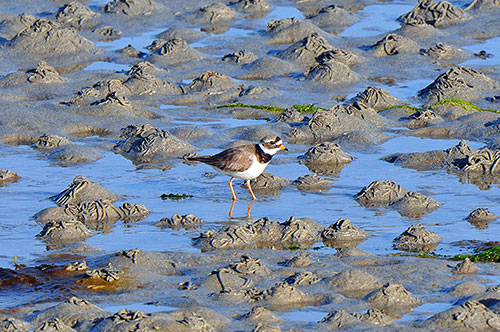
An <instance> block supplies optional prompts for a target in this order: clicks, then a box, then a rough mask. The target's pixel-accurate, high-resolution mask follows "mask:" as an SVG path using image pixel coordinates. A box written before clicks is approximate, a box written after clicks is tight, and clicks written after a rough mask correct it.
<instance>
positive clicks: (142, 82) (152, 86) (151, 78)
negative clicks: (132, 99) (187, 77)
mask: <svg viewBox="0 0 500 332" xmlns="http://www.w3.org/2000/svg"><path fill="white" fill-rule="evenodd" d="M158 73H163V70H161V69H159V68H157V67H155V66H154V65H153V64H151V63H149V62H147V61H141V62H138V63H136V64H134V65H133V66H132V68H130V70H129V71H127V73H126V74H127V75H128V76H129V77H128V78H127V80H125V81H124V82H123V85H124V86H125V87H127V88H128V89H129V90H130V93H131V94H132V95H138V96H142V95H154V94H165V95H177V94H181V93H182V89H181V88H180V87H179V86H178V85H176V84H174V83H171V82H168V81H163V80H162V79H160V78H158V77H156V74H158Z"/></svg>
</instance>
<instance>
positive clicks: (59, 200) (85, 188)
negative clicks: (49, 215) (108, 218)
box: [50, 176, 121, 206]
mask: <svg viewBox="0 0 500 332" xmlns="http://www.w3.org/2000/svg"><path fill="white" fill-rule="evenodd" d="M120 198H121V196H120V195H118V194H115V193H114V192H112V191H111V190H109V189H106V188H104V187H103V186H101V185H100V184H98V183H96V182H92V181H90V180H88V179H86V178H85V177H83V176H76V177H75V178H74V179H73V182H72V183H71V184H70V185H69V186H68V188H67V189H65V190H63V191H62V192H60V193H59V194H57V195H55V196H52V197H50V199H52V200H53V201H55V203H56V204H57V205H59V206H62V205H65V204H78V203H83V202H91V201H96V200H109V201H111V202H114V201H115V200H118V199H120Z"/></svg>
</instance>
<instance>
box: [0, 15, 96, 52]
mask: <svg viewBox="0 0 500 332" xmlns="http://www.w3.org/2000/svg"><path fill="white" fill-rule="evenodd" d="M7 48H9V49H11V50H13V51H14V52H20V53H22V54H31V55H38V56H40V55H43V56H49V55H50V56H54V55H68V54H76V53H96V52H97V51H98V48H97V47H96V46H95V45H94V43H92V42H91V41H90V40H88V39H86V38H84V37H82V36H80V35H79V34H78V33H77V32H76V30H74V29H72V28H66V27H64V26H63V25H61V24H59V23H56V22H52V21H49V20H47V19H43V18H41V19H38V20H36V21H34V22H33V23H32V24H31V25H30V26H29V27H26V28H24V29H23V30H21V31H19V32H18V33H17V34H16V35H15V36H14V38H12V39H11V40H10V41H9V42H8V43H7Z"/></svg>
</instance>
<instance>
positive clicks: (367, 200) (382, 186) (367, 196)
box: [354, 180, 408, 206]
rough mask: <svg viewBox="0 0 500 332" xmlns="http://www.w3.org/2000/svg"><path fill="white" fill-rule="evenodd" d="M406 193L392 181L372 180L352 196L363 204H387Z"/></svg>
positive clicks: (406, 191)
mask: <svg viewBox="0 0 500 332" xmlns="http://www.w3.org/2000/svg"><path fill="white" fill-rule="evenodd" d="M406 193H408V190H406V189H404V188H403V187H401V186H400V185H398V184H396V183H395V182H394V181H390V180H386V181H373V182H372V183H370V184H369V185H368V186H367V187H363V189H361V191H360V192H359V193H357V195H356V197H355V198H354V199H355V200H356V201H357V202H358V203H359V204H361V205H363V206H387V205H389V204H391V203H394V202H397V201H398V200H400V199H401V198H403V197H404V195H406Z"/></svg>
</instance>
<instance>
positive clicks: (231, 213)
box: [229, 200, 236, 218]
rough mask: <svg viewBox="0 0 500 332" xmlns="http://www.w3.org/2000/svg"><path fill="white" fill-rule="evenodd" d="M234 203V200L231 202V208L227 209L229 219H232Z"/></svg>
mask: <svg viewBox="0 0 500 332" xmlns="http://www.w3.org/2000/svg"><path fill="white" fill-rule="evenodd" d="M234 202H236V201H235V200H233V201H232V202H231V208H230V209H229V218H232V217H233V209H234Z"/></svg>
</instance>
